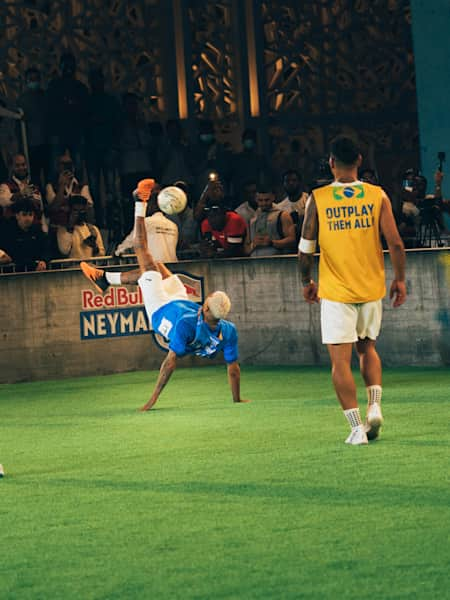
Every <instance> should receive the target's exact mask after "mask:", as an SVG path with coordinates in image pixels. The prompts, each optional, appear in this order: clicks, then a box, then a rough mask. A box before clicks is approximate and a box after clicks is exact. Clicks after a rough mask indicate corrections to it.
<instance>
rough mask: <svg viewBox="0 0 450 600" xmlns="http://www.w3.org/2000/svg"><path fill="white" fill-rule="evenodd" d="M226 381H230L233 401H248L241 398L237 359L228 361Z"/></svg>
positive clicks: (239, 372) (239, 370)
mask: <svg viewBox="0 0 450 600" xmlns="http://www.w3.org/2000/svg"><path fill="white" fill-rule="evenodd" d="M227 370H228V381H229V382H230V388H231V394H232V396H233V402H250V400H243V399H242V398H241V369H240V367H239V363H238V362H237V361H235V362H232V363H228V365H227Z"/></svg>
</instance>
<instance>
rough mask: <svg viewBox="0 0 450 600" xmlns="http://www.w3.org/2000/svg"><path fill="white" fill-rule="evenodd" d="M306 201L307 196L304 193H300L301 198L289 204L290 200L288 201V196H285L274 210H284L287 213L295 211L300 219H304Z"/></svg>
mask: <svg viewBox="0 0 450 600" xmlns="http://www.w3.org/2000/svg"><path fill="white" fill-rule="evenodd" d="M307 200H308V194H307V193H306V192H302V194H301V196H300V197H299V198H298V200H296V201H295V202H291V200H289V196H286V197H285V198H283V200H281V202H278V204H275V208H278V210H286V211H287V212H288V213H291V212H294V211H295V212H297V213H298V214H299V215H300V216H301V217H304V216H305V207H306V201H307Z"/></svg>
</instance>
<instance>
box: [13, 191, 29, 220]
mask: <svg viewBox="0 0 450 600" xmlns="http://www.w3.org/2000/svg"><path fill="white" fill-rule="evenodd" d="M14 196H18V198H17V200H14ZM14 196H13V201H14V204H13V211H14V214H15V215H17V213H20V212H25V213H32V212H34V202H33V198H31V197H30V196H22V195H20V196H19V194H14Z"/></svg>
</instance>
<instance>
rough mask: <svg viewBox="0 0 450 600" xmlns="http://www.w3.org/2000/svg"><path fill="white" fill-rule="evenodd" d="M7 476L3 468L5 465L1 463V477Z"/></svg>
mask: <svg viewBox="0 0 450 600" xmlns="http://www.w3.org/2000/svg"><path fill="white" fill-rule="evenodd" d="M4 476H5V471H4V470H3V465H0V477H4Z"/></svg>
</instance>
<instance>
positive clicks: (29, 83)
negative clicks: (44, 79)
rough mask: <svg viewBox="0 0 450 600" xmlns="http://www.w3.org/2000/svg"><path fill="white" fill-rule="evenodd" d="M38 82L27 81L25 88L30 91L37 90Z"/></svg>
mask: <svg viewBox="0 0 450 600" xmlns="http://www.w3.org/2000/svg"><path fill="white" fill-rule="evenodd" d="M39 85H40V84H39V81H27V88H28V89H29V90H32V91H36V90H38V89H39Z"/></svg>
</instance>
